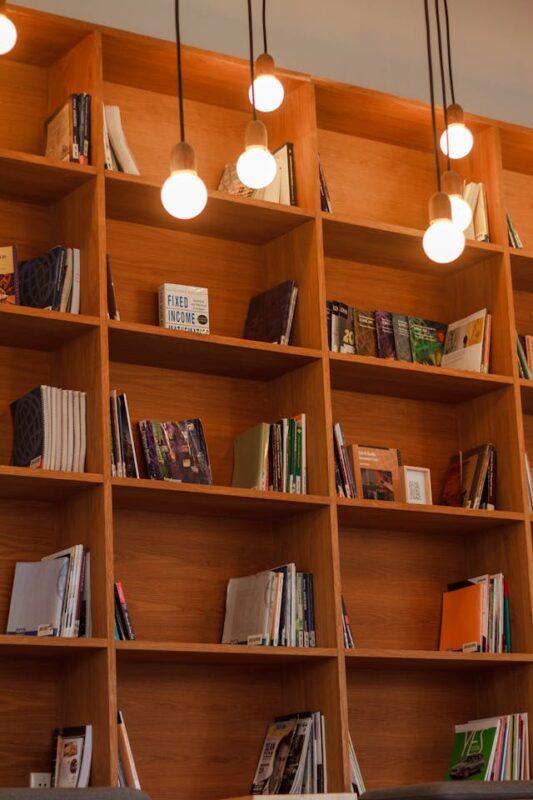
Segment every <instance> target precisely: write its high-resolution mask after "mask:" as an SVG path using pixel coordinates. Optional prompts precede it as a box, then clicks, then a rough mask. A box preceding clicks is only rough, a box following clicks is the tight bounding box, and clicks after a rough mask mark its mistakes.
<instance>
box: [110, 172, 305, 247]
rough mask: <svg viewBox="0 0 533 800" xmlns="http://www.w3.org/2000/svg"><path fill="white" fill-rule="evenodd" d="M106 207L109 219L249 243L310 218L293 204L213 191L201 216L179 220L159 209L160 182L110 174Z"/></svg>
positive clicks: (265, 239)
mask: <svg viewBox="0 0 533 800" xmlns="http://www.w3.org/2000/svg"><path fill="white" fill-rule="evenodd" d="M106 209H107V216H108V217H110V218H111V219H116V220H122V221H124V222H133V223H137V224H139V225H149V226H151V227H154V228H166V229H169V230H174V231H186V232H187V233H193V234H200V235H203V236H215V237H217V238H218V239H230V240H234V241H238V242H247V243H249V244H265V243H266V242H270V241H272V240H273V239H277V238H278V237H280V236H283V235H284V234H286V233H289V232H290V231H292V230H294V229H295V228H298V227H299V226H300V225H303V224H304V223H306V222H309V221H310V220H312V219H313V218H314V217H313V214H312V212H311V211H306V210H304V209H301V208H298V207H296V206H284V205H280V204H278V203H268V202H266V201H263V200H253V199H252V198H247V197H238V196H235V195H230V194H226V193H223V192H218V191H216V190H211V191H210V192H209V199H208V201H207V206H206V208H205V211H203V213H202V214H201V215H200V216H198V217H196V218H195V219H192V220H178V219H175V218H174V217H171V216H170V214H168V213H167V212H166V211H165V209H164V208H163V206H162V205H161V184H158V183H154V182H148V181H147V180H145V179H144V178H143V177H142V176H136V175H124V174H120V173H113V172H107V173H106Z"/></svg>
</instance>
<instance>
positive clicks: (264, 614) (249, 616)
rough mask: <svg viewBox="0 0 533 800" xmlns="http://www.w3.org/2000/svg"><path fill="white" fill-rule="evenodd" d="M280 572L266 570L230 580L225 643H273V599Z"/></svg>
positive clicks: (223, 638) (223, 633)
mask: <svg viewBox="0 0 533 800" xmlns="http://www.w3.org/2000/svg"><path fill="white" fill-rule="evenodd" d="M279 575H280V573H275V572H273V571H272V570H266V571H264V572H259V573H257V574H256V575H248V576H246V577H243V578H231V579H230V580H229V581H228V586H227V589H226V613H225V618H224V629H223V632H222V644H251V645H268V644H270V641H271V628H272V625H271V621H272V601H273V596H274V593H275V592H274V586H275V585H276V586H277V582H278V580H279V578H278V576H279Z"/></svg>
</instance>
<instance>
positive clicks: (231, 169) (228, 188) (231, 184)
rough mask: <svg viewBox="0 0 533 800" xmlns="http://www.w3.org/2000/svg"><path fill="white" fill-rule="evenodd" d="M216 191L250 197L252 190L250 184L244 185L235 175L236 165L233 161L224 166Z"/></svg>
mask: <svg viewBox="0 0 533 800" xmlns="http://www.w3.org/2000/svg"><path fill="white" fill-rule="evenodd" d="M218 191H219V192H227V193H228V194H236V195H240V196H241V197H251V196H252V194H253V192H254V190H253V189H252V188H251V187H250V186H246V185H245V184H244V183H242V181H241V180H240V179H239V176H238V175H237V165H236V164H235V163H229V164H226V165H225V166H224V170H223V172H222V176H221V178H220V181H219V184H218Z"/></svg>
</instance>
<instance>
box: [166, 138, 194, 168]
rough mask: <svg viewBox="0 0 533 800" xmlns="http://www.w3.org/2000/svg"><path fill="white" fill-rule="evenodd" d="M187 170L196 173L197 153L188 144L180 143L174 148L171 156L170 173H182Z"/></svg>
mask: <svg viewBox="0 0 533 800" xmlns="http://www.w3.org/2000/svg"><path fill="white" fill-rule="evenodd" d="M182 170H187V171H189V172H196V171H197V169H196V153H195V152H194V148H193V147H191V145H190V144H187V142H178V144H175V145H174V147H173V148H172V152H171V154H170V172H171V173H174V172H180V171H182Z"/></svg>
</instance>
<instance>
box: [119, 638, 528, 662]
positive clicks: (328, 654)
mask: <svg viewBox="0 0 533 800" xmlns="http://www.w3.org/2000/svg"><path fill="white" fill-rule="evenodd" d="M116 647H117V658H119V659H127V660H128V661H130V660H131V661H171V662H176V663H192V664H196V663H198V664H202V663H209V664H265V665H266V664H295V663H299V662H304V663H305V662H306V661H307V660H308V659H325V658H336V657H337V650H336V649H335V648H333V647H252V646H250V647H249V646H245V645H243V646H241V645H227V644H197V643H191V644H187V643H184V644H182V643H178V642H174V643H172V642H151V641H141V640H139V639H137V640H135V641H133V642H117V643H116ZM532 660H533V657H532Z"/></svg>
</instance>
